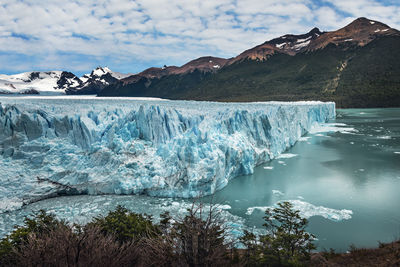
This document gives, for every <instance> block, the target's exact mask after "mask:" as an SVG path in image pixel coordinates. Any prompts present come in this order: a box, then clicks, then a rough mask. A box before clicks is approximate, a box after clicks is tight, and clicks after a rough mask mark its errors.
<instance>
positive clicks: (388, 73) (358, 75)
mask: <svg viewBox="0 0 400 267" xmlns="http://www.w3.org/2000/svg"><path fill="white" fill-rule="evenodd" d="M43 80H48V83H46V86H47V87H46V88H49V89H46V90H45V89H44V88H45V86H43V84H44V82H43ZM41 81H42V82H41ZM50 81H51V82H50ZM24 83H25V85H24ZM21 84H22V85H21ZM23 85H24V86H23ZM41 86H43V87H41ZM0 92H3V93H4V92H6V93H7V92H8V93H10V92H18V93H35V92H38V93H39V92H40V93H44V92H61V93H66V94H97V95H99V96H135V97H161V98H167V99H185V100H208V101H228V102H242V101H243V102H247V101H270V100H274V101H297V100H323V101H335V102H336V104H337V106H338V107H392V106H400V32H399V31H398V30H396V29H393V28H391V27H389V26H388V25H386V24H383V23H381V22H378V21H375V20H370V19H367V18H358V19H356V20H354V21H353V22H352V23H350V24H349V25H347V26H345V27H343V28H341V29H339V30H336V31H331V32H321V31H320V30H319V29H318V28H314V29H312V30H311V31H310V32H308V33H306V34H302V35H292V34H287V35H284V36H281V37H278V38H275V39H272V40H269V41H266V42H265V43H263V44H260V45H258V46H255V47H253V48H251V49H248V50H246V51H244V52H242V53H241V54H239V55H238V56H236V57H233V58H229V59H224V58H218V57H211V56H208V57H201V58H198V59H195V60H192V61H190V62H188V63H186V64H184V65H182V66H180V67H177V66H164V67H160V68H158V67H152V68H149V69H146V70H144V71H142V72H140V73H137V74H133V75H123V74H120V73H116V72H112V71H111V70H110V69H108V68H101V67H99V68H97V69H95V70H93V71H92V72H91V73H90V74H87V75H84V76H83V77H80V78H78V77H76V76H75V75H74V74H72V73H70V72H44V73H43V72H40V73H37V72H31V73H24V74H17V75H10V76H6V75H0Z"/></svg>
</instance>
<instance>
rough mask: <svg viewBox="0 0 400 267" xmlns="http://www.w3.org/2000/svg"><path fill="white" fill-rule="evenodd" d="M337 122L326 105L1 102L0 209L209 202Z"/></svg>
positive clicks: (34, 99)
mask: <svg viewBox="0 0 400 267" xmlns="http://www.w3.org/2000/svg"><path fill="white" fill-rule="evenodd" d="M334 116H335V104H334V103H332V102H329V103H323V102H294V103H284V102H265V103H213V102H192V101H137V100H136V101H135V100H125V99H101V98H100V99H68V98H66V99H51V98H43V99H40V98H27V99H24V98H0V164H1V165H0V182H1V183H0V202H1V200H2V199H3V200H8V202H7V201H4V202H3V204H2V207H1V208H3V210H7V209H13V208H15V207H16V206H17V207H18V205H19V204H18V203H19V202H18V201H21V203H28V202H32V201H35V200H38V199H42V198H47V197H49V196H57V195H62V194H147V195H150V196H170V197H172V196H174V197H175V196H176V197H195V196H200V195H208V194H212V193H213V192H215V191H216V190H219V189H221V188H223V187H224V186H226V185H227V183H228V181H229V180H230V179H231V178H233V177H235V176H238V175H245V174H251V173H252V172H253V170H254V167H255V166H257V165H259V164H262V163H264V162H266V161H269V160H271V159H273V158H275V157H277V156H278V155H279V154H280V153H281V152H283V151H285V150H286V149H287V148H289V147H290V146H292V145H294V144H295V142H296V141H297V140H298V139H299V138H300V137H301V136H302V135H304V134H305V133H306V132H307V131H308V130H309V129H310V128H311V126H312V125H313V124H315V123H320V122H326V121H327V120H328V119H330V118H333V117H334ZM7 203H8V204H7Z"/></svg>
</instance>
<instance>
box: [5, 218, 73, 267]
mask: <svg viewBox="0 0 400 267" xmlns="http://www.w3.org/2000/svg"><path fill="white" fill-rule="evenodd" d="M61 226H66V224H65V222H64V221H60V220H57V219H56V218H55V216H54V215H52V214H46V212H45V211H44V210H40V211H39V212H38V213H36V214H34V215H33V217H32V218H30V217H26V218H25V220H24V224H23V225H22V226H17V227H15V229H14V231H13V232H12V233H11V234H9V235H7V236H6V237H4V238H3V239H2V240H1V242H0V265H9V264H12V263H15V257H16V256H15V254H16V253H18V252H19V251H20V250H21V246H23V245H24V244H25V243H26V242H27V241H28V238H29V236H30V235H40V234H48V233H49V232H51V231H52V230H54V229H56V228H58V227H61Z"/></svg>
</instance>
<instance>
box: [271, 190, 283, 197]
mask: <svg viewBox="0 0 400 267" xmlns="http://www.w3.org/2000/svg"><path fill="white" fill-rule="evenodd" d="M272 194H274V195H276V196H283V195H284V193H282V192H281V191H279V190H272Z"/></svg>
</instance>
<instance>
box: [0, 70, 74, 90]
mask: <svg viewBox="0 0 400 267" xmlns="http://www.w3.org/2000/svg"><path fill="white" fill-rule="evenodd" d="M70 74H72V73H68V72H64V71H48V72H36V71H34V72H24V73H20V74H15V75H3V74H1V75H0V93H2V94H46V95H51V94H63V93H65V90H66V88H68V87H69V86H77V85H79V82H80V81H79V78H77V77H76V76H75V75H73V74H72V75H70Z"/></svg>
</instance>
